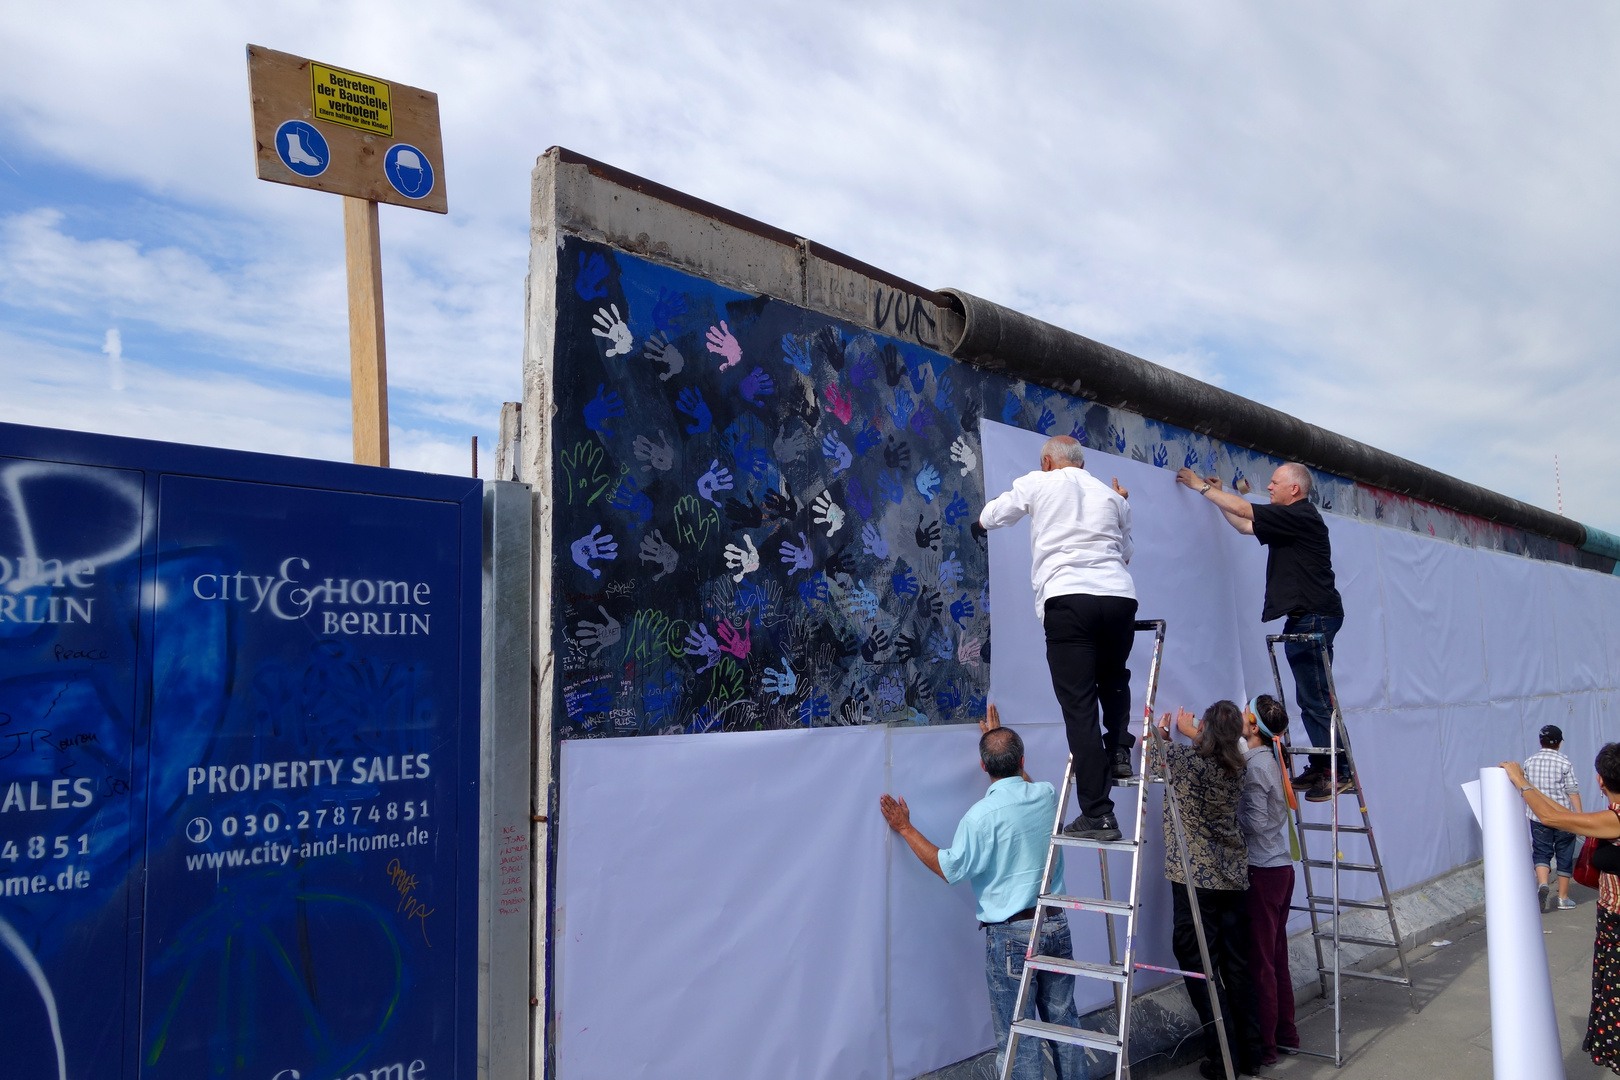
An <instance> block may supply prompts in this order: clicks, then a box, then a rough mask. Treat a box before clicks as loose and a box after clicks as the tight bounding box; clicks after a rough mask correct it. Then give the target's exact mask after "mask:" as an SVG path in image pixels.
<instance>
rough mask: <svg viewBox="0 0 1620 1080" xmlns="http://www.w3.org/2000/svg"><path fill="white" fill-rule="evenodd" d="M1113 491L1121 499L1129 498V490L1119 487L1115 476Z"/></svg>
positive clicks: (1117, 478)
mask: <svg viewBox="0 0 1620 1080" xmlns="http://www.w3.org/2000/svg"><path fill="white" fill-rule="evenodd" d="M1114 490H1115V491H1117V492H1118V493H1119V497H1120V498H1122V499H1128V498H1130V497H1131V492H1130V489H1129V488H1122V487H1120V486H1119V477H1117V476H1116V477H1114Z"/></svg>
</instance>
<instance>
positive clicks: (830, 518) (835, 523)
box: [810, 491, 844, 536]
mask: <svg viewBox="0 0 1620 1080" xmlns="http://www.w3.org/2000/svg"><path fill="white" fill-rule="evenodd" d="M810 509H812V510H814V511H815V512H816V513H817V514H818V515H820V516H819V517H817V518H816V519H815V523H816V524H817V525H825V526H827V535H828V536H831V535H832V534H833V533H835V532H837V531H838V530H839V528H841V527H842V526H843V524H844V508H843V507H842V506H839V505H838V504H837V503H835V502H833V497H832V492H830V491H823V492H822V493H821V494H820V495H817V496H816V501H815V502H814V503H812V504H811V506H810Z"/></svg>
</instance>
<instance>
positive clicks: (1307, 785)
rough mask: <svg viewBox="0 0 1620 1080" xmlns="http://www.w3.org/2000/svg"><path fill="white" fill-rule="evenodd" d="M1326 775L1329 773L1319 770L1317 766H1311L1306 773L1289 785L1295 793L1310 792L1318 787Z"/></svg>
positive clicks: (1295, 778) (1291, 781)
mask: <svg viewBox="0 0 1620 1080" xmlns="http://www.w3.org/2000/svg"><path fill="white" fill-rule="evenodd" d="M1326 775H1327V773H1326V772H1324V771H1323V770H1321V769H1319V768H1317V767H1316V766H1315V765H1310V766H1307V767H1306V769H1305V771H1304V772H1302V773H1300V774H1299V775H1298V776H1296V777H1294V778H1293V779H1292V780H1290V781H1289V783H1290V784H1291V785H1292V786H1293V789H1294V790H1295V791H1309V790H1311V788H1313V787H1315V786H1316V782H1317V780H1319V779H1321V778H1322V777H1325V776H1326Z"/></svg>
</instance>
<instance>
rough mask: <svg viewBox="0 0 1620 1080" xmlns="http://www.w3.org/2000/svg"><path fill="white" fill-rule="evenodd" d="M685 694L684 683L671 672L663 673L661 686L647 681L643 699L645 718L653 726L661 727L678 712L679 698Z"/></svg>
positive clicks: (649, 680)
mask: <svg viewBox="0 0 1620 1080" xmlns="http://www.w3.org/2000/svg"><path fill="white" fill-rule="evenodd" d="M685 693H686V683H685V682H684V681H682V679H681V677H680V676H679V675H678V674H676V673H675V672H673V671H666V672H665V673H664V682H663V685H662V686H660V685H659V684H658V683H655V682H653V681H652V680H651V679H648V680H647V688H646V690H645V692H644V697H643V700H644V701H645V702H646V706H647V716H648V717H649V718H650V719H651V720H652V722H653V723H654V724H656V725H658V726H659V727H663V726H664V725H665V724H667V723H669V721H670V720H671V719H672V718H673V717H674V715H675V713H677V712H679V711H680V707H681V698H682V697H683V696H684V695H685Z"/></svg>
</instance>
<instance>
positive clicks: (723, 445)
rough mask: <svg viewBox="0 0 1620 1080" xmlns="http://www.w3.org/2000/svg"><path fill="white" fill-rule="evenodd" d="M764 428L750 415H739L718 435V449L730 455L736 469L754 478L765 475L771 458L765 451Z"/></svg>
mask: <svg viewBox="0 0 1620 1080" xmlns="http://www.w3.org/2000/svg"><path fill="white" fill-rule="evenodd" d="M764 444H765V429H764V428H763V427H762V426H761V425H760V422H759V421H758V420H756V419H755V418H754V417H752V416H739V417H738V418H737V419H735V420H733V421H732V422H731V423H730V424H728V425H727V426H726V430H725V434H723V435H721V436H720V449H722V450H724V451H725V452H726V453H728V454H730V455H731V460H732V461H733V462H734V463H735V464H736V466H737V469H738V471H740V472H744V473H747V474H748V475H749V476H752V477H753V478H754V479H756V480H757V479H759V478H760V477H762V476H764V475H765V472H766V470H767V469H769V468H770V465H771V459H770V456H769V455H768V454H766V453H765V445H764Z"/></svg>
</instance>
